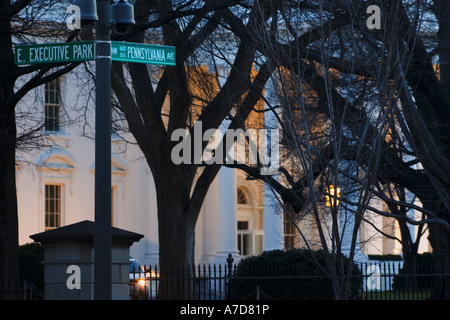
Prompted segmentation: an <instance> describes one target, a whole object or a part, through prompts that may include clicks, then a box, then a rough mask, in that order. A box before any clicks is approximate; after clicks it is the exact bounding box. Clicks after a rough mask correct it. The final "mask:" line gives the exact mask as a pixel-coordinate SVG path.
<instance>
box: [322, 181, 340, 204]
mask: <svg viewBox="0 0 450 320" xmlns="http://www.w3.org/2000/svg"><path fill="white" fill-rule="evenodd" d="M340 197H341V188H340V187H339V186H338V187H336V188H335V187H334V185H330V186H329V187H328V188H327V194H326V195H325V198H326V203H325V204H326V206H327V207H335V206H336V207H337V206H339V200H338V199H339V198H340Z"/></svg>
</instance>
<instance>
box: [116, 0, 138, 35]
mask: <svg viewBox="0 0 450 320" xmlns="http://www.w3.org/2000/svg"><path fill="white" fill-rule="evenodd" d="M135 23H136V22H135V21H134V10H133V6H132V5H131V4H129V3H128V2H126V1H125V0H119V1H118V2H116V3H115V4H113V5H112V6H111V25H112V30H113V32H114V33H115V34H118V35H124V34H127V33H128V32H130V30H131V28H132V27H133V25H134V24H135Z"/></svg>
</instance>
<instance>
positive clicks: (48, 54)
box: [15, 41, 95, 65]
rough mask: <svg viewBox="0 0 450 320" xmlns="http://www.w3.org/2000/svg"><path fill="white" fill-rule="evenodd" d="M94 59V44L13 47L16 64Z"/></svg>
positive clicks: (66, 43)
mask: <svg viewBox="0 0 450 320" xmlns="http://www.w3.org/2000/svg"><path fill="white" fill-rule="evenodd" d="M94 59H95V42H94V41H82V42H64V43H48V44H31V45H17V46H15V62H16V64H18V65H20V64H37V63H58V62H78V61H87V60H94Z"/></svg>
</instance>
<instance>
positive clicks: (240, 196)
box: [237, 188, 248, 204]
mask: <svg viewBox="0 0 450 320" xmlns="http://www.w3.org/2000/svg"><path fill="white" fill-rule="evenodd" d="M237 203H238V204H247V203H248V200H247V196H246V195H245V193H244V191H242V189H240V188H238V189H237Z"/></svg>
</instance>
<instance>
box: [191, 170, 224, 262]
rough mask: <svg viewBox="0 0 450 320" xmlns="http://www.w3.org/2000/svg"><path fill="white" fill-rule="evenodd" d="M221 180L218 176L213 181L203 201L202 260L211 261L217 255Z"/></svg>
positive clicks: (201, 217) (201, 226)
mask: <svg viewBox="0 0 450 320" xmlns="http://www.w3.org/2000/svg"><path fill="white" fill-rule="evenodd" d="M218 211H219V182H218V177H216V178H215V179H214V180H213V182H212V183H211V185H210V187H209V189H208V193H207V194H206V197H205V201H204V203H203V207H202V211H201V213H200V214H201V216H200V217H199V221H198V223H201V225H199V226H198V227H199V234H198V236H199V237H200V239H201V240H200V241H201V246H200V247H201V248H197V247H196V250H197V249H200V250H201V259H200V260H201V262H202V263H210V262H211V260H212V259H214V257H215V256H216V255H217V242H218V239H217V237H218V230H219V223H218V215H219V212H218Z"/></svg>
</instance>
